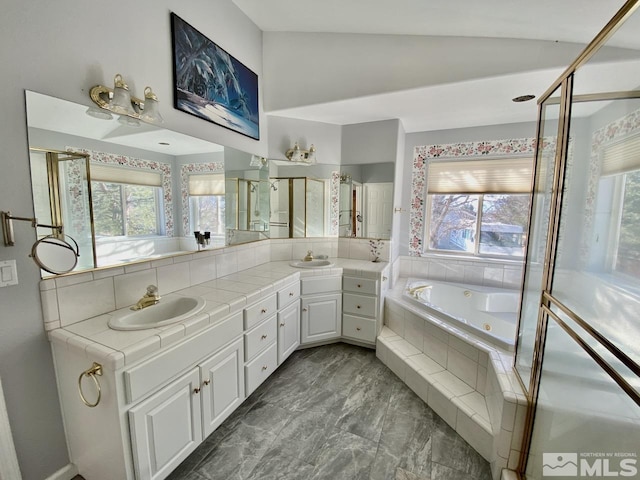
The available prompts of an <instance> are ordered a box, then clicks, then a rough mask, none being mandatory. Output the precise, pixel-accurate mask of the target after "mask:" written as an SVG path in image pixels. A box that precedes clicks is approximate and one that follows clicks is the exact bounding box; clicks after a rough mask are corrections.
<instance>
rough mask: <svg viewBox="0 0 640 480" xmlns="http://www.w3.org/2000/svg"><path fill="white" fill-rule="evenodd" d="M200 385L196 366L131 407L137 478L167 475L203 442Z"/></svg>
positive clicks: (132, 444) (132, 442) (144, 479)
mask: <svg viewBox="0 0 640 480" xmlns="http://www.w3.org/2000/svg"><path fill="white" fill-rule="evenodd" d="M199 387H200V375H199V374H198V369H196V368H194V369H193V370H192V371H190V372H189V373H187V374H186V375H184V376H182V377H180V378H179V379H177V380H176V381H174V382H173V383H170V384H169V385H167V386H166V387H165V388H163V389H162V390H160V391H159V392H158V393H156V394H154V395H152V396H151V397H149V398H147V399H146V400H144V401H142V402H140V403H139V404H138V405H136V406H135V407H133V408H132V409H131V410H129V427H130V430H131V449H132V451H133V461H134V466H135V470H136V479H137V480H147V479H161V478H165V477H166V476H167V475H168V474H169V473H170V472H171V471H172V470H173V469H174V468H176V467H177V466H178V465H179V464H180V463H181V462H182V461H183V460H184V459H185V458H187V457H188V456H189V454H190V453H191V452H193V451H194V450H195V449H196V447H197V446H198V445H199V444H200V443H201V442H202V418H201V409H200V395H199V394H198V393H197V392H199Z"/></svg>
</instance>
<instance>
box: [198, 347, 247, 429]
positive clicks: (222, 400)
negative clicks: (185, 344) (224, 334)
mask: <svg viewBox="0 0 640 480" xmlns="http://www.w3.org/2000/svg"><path fill="white" fill-rule="evenodd" d="M243 350H244V348H243V341H242V339H239V340H237V341H235V342H233V343H232V344H231V345H229V346H228V347H227V348H225V349H224V350H222V351H221V352H219V353H216V354H215V355H214V356H212V357H211V358H209V359H208V360H205V361H204V362H202V363H201V364H200V377H201V379H202V391H201V394H202V425H203V429H204V437H205V438H206V437H208V436H209V435H210V434H211V432H213V431H214V430H215V429H216V428H218V426H219V425H220V424H221V423H222V422H223V421H224V420H225V419H226V418H227V417H228V416H229V415H230V414H231V412H233V411H234V410H235V409H236V407H237V406H238V405H240V404H241V403H242V401H243V400H244V369H243V359H244V353H243Z"/></svg>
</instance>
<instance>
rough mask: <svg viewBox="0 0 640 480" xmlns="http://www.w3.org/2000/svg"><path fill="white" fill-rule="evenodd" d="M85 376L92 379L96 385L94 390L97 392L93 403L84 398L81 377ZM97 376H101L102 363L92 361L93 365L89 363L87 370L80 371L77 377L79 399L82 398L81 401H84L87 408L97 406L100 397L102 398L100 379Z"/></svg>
mask: <svg viewBox="0 0 640 480" xmlns="http://www.w3.org/2000/svg"><path fill="white" fill-rule="evenodd" d="M85 376H87V377H90V378H91V379H92V380H93V383H94V385H95V387H96V391H97V392H98V397H97V398H96V401H95V402H93V403H92V402H89V401H88V400H87V399H86V397H85V396H84V393H83V391H82V378H83V377H85ZM97 376H100V377H101V376H102V365H100V364H99V363H96V362H93V365H91V368H88V369H87V370H85V371H84V372H82V373H81V374H80V376H79V377H78V394H79V395H80V400H82V403H84V404H85V405H86V406H87V407H89V408H93V407H97V406H98V404H99V403H100V399H101V398H102V389H101V388H100V381H99V380H98V379H97V378H96V377H97Z"/></svg>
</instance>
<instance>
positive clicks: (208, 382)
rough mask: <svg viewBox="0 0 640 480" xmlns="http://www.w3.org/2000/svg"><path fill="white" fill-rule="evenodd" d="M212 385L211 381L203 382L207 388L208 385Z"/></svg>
mask: <svg viewBox="0 0 640 480" xmlns="http://www.w3.org/2000/svg"><path fill="white" fill-rule="evenodd" d="M210 383H211V380H205V381H204V382H202V384H203V385H204V386H205V387H206V386H207V385H209V384H210Z"/></svg>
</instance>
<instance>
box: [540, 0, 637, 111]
mask: <svg viewBox="0 0 640 480" xmlns="http://www.w3.org/2000/svg"><path fill="white" fill-rule="evenodd" d="M639 6H640V0H628V1H627V3H625V4H624V5H623V6H622V7H621V8H620V10H618V12H617V13H616V14H615V15H614V16H613V18H612V19H611V20H610V21H609V23H607V24H606V25H605V26H604V28H603V29H602V30H600V33H598V35H596V36H595V38H594V39H593V40H591V42H589V45H587V47H586V48H585V49H584V50H583V51H582V52H581V53H580V55H578V57H577V58H576V59H575V60H574V61H573V63H571V65H569V67H567V69H566V70H565V71H564V72H562V74H561V75H560V76H559V77H558V78H557V79H556V80H555V82H553V83H552V84H551V86H550V87H549V88H548V89H547V90H546V91H545V92H544V93H543V94H542V95H540V97H539V98H538V103H539V104H541V103H542V102H544V101H545V100H546V99H547V98H548V97H549V96H550V95H551V94H552V93H553V92H554V91H555V90H556V89H557V88H558V87H559V86H560V85H562V83H563V82H564V80H565V79H566V78H568V77H569V76H570V75H572V74H573V73H574V72H575V71H576V70H577V69H578V68H580V67H581V66H582V65H584V64H585V63H586V62H587V61H589V59H591V57H592V56H593V55H594V54H595V53H596V52H597V51H598V50H599V49H600V47H602V45H604V43H605V42H606V41H607V40H609V38H611V36H612V35H613V34H614V33H615V32H616V31H617V30H618V28H620V26H621V25H622V24H623V23H624V22H625V21H626V20H627V19H628V18H629V17H630V16H631V15H633V13H634V12H635V10H636V9H637V8H638V7H639Z"/></svg>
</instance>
